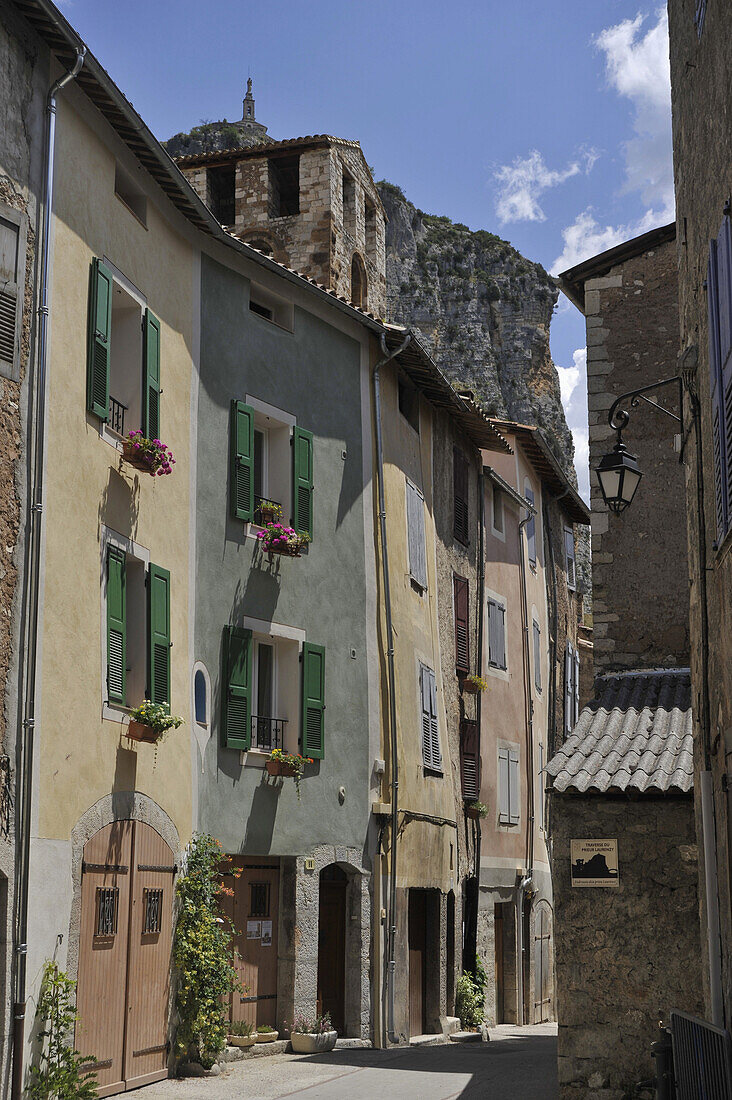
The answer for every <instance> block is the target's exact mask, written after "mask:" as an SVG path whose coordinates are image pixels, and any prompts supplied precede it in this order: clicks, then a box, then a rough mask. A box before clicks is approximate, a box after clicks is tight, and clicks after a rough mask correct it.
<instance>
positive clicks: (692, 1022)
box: [671, 1011, 732, 1100]
mask: <svg viewBox="0 0 732 1100" xmlns="http://www.w3.org/2000/svg"><path fill="white" fill-rule="evenodd" d="M671 1044H672V1047H673V1054H674V1078H675V1082H676V1097H677V1100H732V1039H731V1038H730V1035H729V1032H728V1031H725V1029H724V1028H722V1027H715V1026H714V1024H709V1023H707V1021H706V1020H700V1019H699V1017H698V1016H689V1014H688V1013H686V1012H676V1011H674V1012H672V1013H671Z"/></svg>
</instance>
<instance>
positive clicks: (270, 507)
mask: <svg viewBox="0 0 732 1100" xmlns="http://www.w3.org/2000/svg"><path fill="white" fill-rule="evenodd" d="M257 512H258V513H259V518H260V519H261V521H262V523H277V522H278V521H279V520H281V519H282V505H280V504H278V503H277V501H276V500H267V499H266V498H262V499H261V500H260V501H259V503H258V504H257Z"/></svg>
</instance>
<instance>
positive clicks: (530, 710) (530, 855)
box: [516, 507, 536, 1027]
mask: <svg viewBox="0 0 732 1100" xmlns="http://www.w3.org/2000/svg"><path fill="white" fill-rule="evenodd" d="M532 515H534V516H536V509H534V508H532V509H529V508H528V507H527V514H526V518H525V519H522V520H521V522H520V523H519V570H520V573H521V617H522V619H523V623H522V628H523V629H522V633H523V658H524V697H525V700H526V733H527V741H528V745H527V752H526V773H527V776H528V780H529V821H528V833H527V837H526V874H525V875H524V876H523V878H522V879H521V881H520V882H519V884H518V886H517V887H516V916H517V920H516V927H517V934H516V956H517V958H516V964H517V969H518V974H519V981H518V1004H517V1007H516V1017H517V1019H516V1023H517V1024H518V1025H519V1027H521V1026H522V1025H523V1022H524V894H525V892H526V889H527V888H528V887H529V886H530V885H531V883H532V881H533V878H534V816H535V810H534V700H533V696H532V692H531V662H530V659H529V625H528V623H529V607H528V597H527V593H526V561H525V558H524V533H525V527H526V524H527V523H528V522H529V520H530V519H531V517H532Z"/></svg>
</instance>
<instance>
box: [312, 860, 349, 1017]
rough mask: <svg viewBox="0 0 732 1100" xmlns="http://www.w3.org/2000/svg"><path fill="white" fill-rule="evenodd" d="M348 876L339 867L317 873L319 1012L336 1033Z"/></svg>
mask: <svg viewBox="0 0 732 1100" xmlns="http://www.w3.org/2000/svg"><path fill="white" fill-rule="evenodd" d="M347 889H348V878H347V876H346V874H345V872H344V871H341V869H340V868H339V867H335V866H334V867H333V868H332V869H331V868H328V867H326V868H325V869H324V870H323V871H322V872H321V874H320V902H319V907H318V1000H317V1009H318V1012H319V1013H325V1012H329V1013H330V1018H331V1021H332V1023H333V1027H334V1028H335V1029H336V1031H337V1032H338V1034H339V1035H344V1034H345V1030H346V891H347Z"/></svg>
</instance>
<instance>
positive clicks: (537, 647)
mask: <svg viewBox="0 0 732 1100" xmlns="http://www.w3.org/2000/svg"><path fill="white" fill-rule="evenodd" d="M534 687H535V688H536V690H537V691H541V628H540V626H539V624H538V623H537V621H536V619H534Z"/></svg>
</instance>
